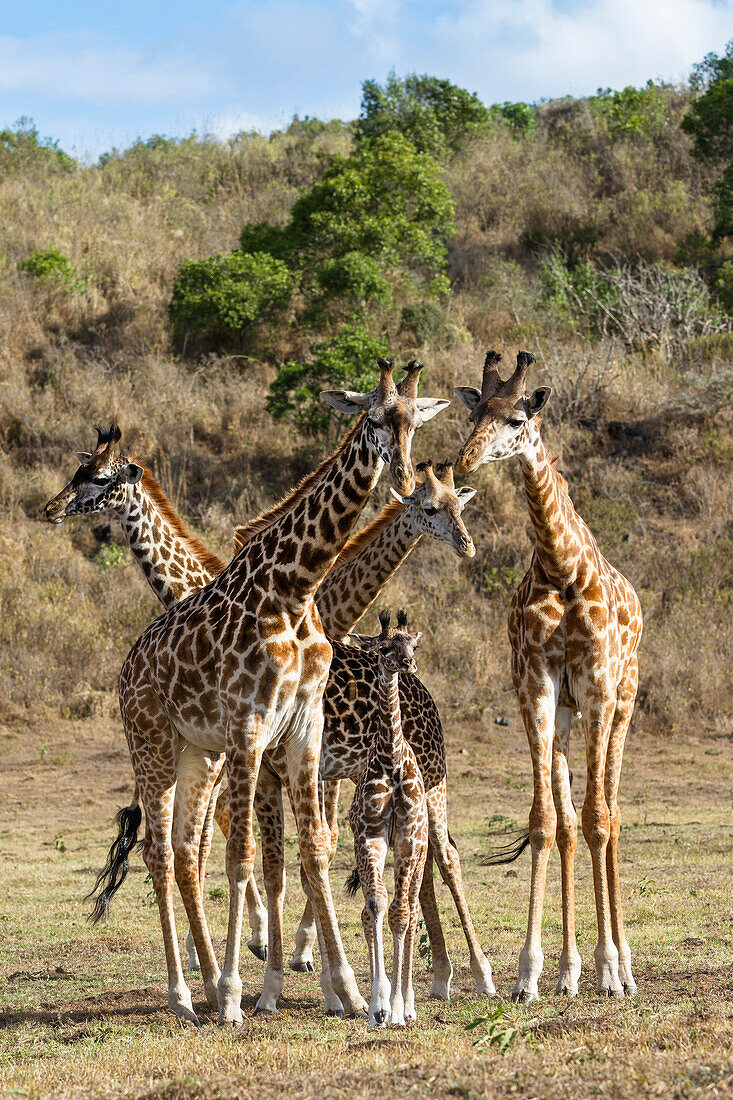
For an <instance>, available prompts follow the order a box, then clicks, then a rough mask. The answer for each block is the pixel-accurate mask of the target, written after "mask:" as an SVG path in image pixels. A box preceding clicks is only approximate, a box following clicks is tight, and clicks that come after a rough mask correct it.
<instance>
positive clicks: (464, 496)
mask: <svg viewBox="0 0 733 1100" xmlns="http://www.w3.org/2000/svg"><path fill="white" fill-rule="evenodd" d="M476 493H477V490H476V489H472V488H471V487H470V485H462V486H461V488H460V489H456V496H457V497H458V500H459V501H460V503H461V507H463V506H465V505H466V504H468V502H469V500H472V499H473V497H475V496H476Z"/></svg>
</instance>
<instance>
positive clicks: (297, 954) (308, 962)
mask: <svg viewBox="0 0 733 1100" xmlns="http://www.w3.org/2000/svg"><path fill="white" fill-rule="evenodd" d="M340 789H341V781H340V780H339V779H327V780H326V781H325V782H324V783H323V813H324V817H325V820H326V827H327V829H328V831H329V834H330V842H329V851H328V863H329V866H330V865H331V863H332V862H333V857H334V856H335V855H336V849H337V847H338V837H339V827H338V802H339V792H340ZM301 871H302V869H301ZM302 877H303V875H302V873H301V878H302ZM303 889H304V890H306V887H305V883H303ZM316 934H317V931H316V919H315V914H314V911H313V905H312V903H311V900H310V898H309V897H308V891H307V890H306V902H305V909H304V910H303V916H302V917H301V918H300V924H299V926H298V931H297V932H296V933H295V949H294V951H293V954H292V956H291V959H290V962H289V964H288V965H289V966H290V969H291V970H295V971H298V972H299V973H306V972H310V973H313V971H314V970H315V964H314V962H313V944H314V943H315V942H316ZM334 996H335V994H334Z"/></svg>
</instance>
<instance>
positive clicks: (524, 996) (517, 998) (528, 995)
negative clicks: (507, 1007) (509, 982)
mask: <svg viewBox="0 0 733 1100" xmlns="http://www.w3.org/2000/svg"><path fill="white" fill-rule="evenodd" d="M539 999H540V996H539V993H533V992H532V990H531V989H519V990H515V992H514V993H512V1000H513V1001H514V1004H515V1005H528V1004H531V1003H532V1001H539Z"/></svg>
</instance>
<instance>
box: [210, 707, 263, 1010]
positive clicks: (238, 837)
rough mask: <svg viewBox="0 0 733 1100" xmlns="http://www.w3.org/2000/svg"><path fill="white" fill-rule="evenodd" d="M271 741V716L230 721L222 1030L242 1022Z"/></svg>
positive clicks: (228, 727) (258, 715)
mask: <svg viewBox="0 0 733 1100" xmlns="http://www.w3.org/2000/svg"><path fill="white" fill-rule="evenodd" d="M266 742H267V717H265V716H263V715H261V714H252V713H251V714H249V715H248V717H247V721H246V724H245V726H244V727H237V726H236V725H235V724H234V723H233V721H232V720H231V719H230V720H229V722H228V724H227V749H226V753H227V772H228V776H229V830H228V835H227V850H226V868H227V877H228V879H229V919H228V923H227V942H226V954H225V956H224V966H223V968H222V972H221V977H220V978H219V986H218V993H219V1024H220V1025H224V1024H232V1025H237V1024H241V1023H242V979H241V978H240V976H239V954H240V948H241V942H242V917H243V915H244V900H245V892H246V887H247V881H248V879H249V878H251V876H252V872H253V870H254V859H255V839H254V833H253V830H252V823H253V818H254V799H255V790H256V787H257V779H258V776H259V771H260V762H261V760H262V752H263V749H264V746H265V744H266Z"/></svg>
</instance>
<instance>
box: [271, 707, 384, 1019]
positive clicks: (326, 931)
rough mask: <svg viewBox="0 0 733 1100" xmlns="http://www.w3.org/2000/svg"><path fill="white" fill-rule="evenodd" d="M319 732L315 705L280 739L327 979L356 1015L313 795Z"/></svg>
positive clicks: (356, 998)
mask: <svg viewBox="0 0 733 1100" xmlns="http://www.w3.org/2000/svg"><path fill="white" fill-rule="evenodd" d="M322 733H323V710H322V709H321V707H320V706H319V707H318V709H317V710H316V711H314V712H312V713H311V716H310V721H309V723H308V730H307V732H306V733H304V734H302V735H300V736H297V737H293V738H289V739H288V740H287V742H286V744H285V749H286V753H287V760H288V776H289V782H290V790H291V791H292V795H293V804H294V809H295V816H296V821H297V824H298V841H299V843H300V856H301V860H302V862H303V867H304V868H305V873H306V875H307V876H308V882H309V884H310V887H311V891H312V894H313V900H314V902H315V909H316V914H317V916H318V920H319V922H320V927H321V930H322V933H323V939H324V951H325V956H326V958H327V959H328V966H329V970H330V974H331V983H332V985H333V989H334V992H335V993H336V996H337V997H338V998H339V1000H340V1001H341V1003H342V1005H343V1007H344V1011H345V1012H346V1013H347V1014H348V1015H356V1014H357V1013H359V1012H361V1011H362V1010H363V1009H364V1008H365V1007H366V1006H365V1004H364V1000H363V998H362V997H361V994H360V993H359V990H358V987H357V985H356V979H355V977H354V971H353V970H352V969H351V967H350V966H349V963H348V961H347V959H346V955H345V954H344V948H343V944H342V942H341V934H340V932H339V928H338V922H337V920H336V911H335V909H334V904H333V898H332V897H331V887H330V883H329V880H328V848H327V843H326V838H325V836H324V829H323V824H322V818H321V810H320V806H319V800H318V761H319V757H320V752H321V737H322Z"/></svg>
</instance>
